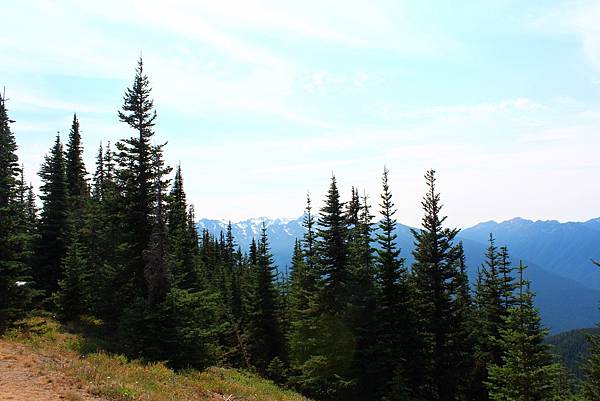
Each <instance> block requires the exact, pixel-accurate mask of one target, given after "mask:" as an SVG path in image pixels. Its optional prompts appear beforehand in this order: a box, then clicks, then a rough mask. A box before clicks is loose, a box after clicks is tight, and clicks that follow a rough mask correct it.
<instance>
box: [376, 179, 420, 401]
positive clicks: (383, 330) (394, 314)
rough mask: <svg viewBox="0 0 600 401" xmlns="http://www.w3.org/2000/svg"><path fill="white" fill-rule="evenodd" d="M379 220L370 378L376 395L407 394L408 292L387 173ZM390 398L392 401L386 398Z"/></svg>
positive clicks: (383, 184)
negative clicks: (375, 305)
mask: <svg viewBox="0 0 600 401" xmlns="http://www.w3.org/2000/svg"><path fill="white" fill-rule="evenodd" d="M379 207H380V214H381V220H380V221H379V224H378V228H379V230H378V232H377V236H376V238H377V244H378V247H377V259H376V267H377V275H376V277H377V285H378V293H377V310H376V314H377V320H376V322H375V325H376V333H377V335H376V340H375V346H376V347H377V354H376V356H375V358H374V366H373V378H372V380H373V381H374V382H375V383H377V386H376V388H377V389H378V390H377V391H378V392H379V393H380V394H385V395H386V396H388V398H389V397H391V394H396V393H398V392H400V393H407V392H408V391H409V390H408V389H407V388H403V389H401V388H399V387H404V386H405V385H406V383H403V380H402V378H405V379H407V378H408V376H409V374H410V372H412V371H413V368H412V367H411V366H410V362H411V361H412V360H413V358H412V357H411V353H412V351H413V350H411V339H412V337H413V336H414V333H413V332H412V328H413V316H412V313H411V305H410V301H411V299H410V291H409V286H408V282H407V272H406V269H405V268H404V258H402V257H400V249H398V247H397V245H396V238H397V235H396V233H395V231H396V219H395V218H394V215H395V213H396V209H395V206H394V202H393V200H392V193H391V191H390V187H389V182H388V170H387V168H386V169H384V171H383V178H382V192H381V200H380V204H379ZM389 399H393V398H389Z"/></svg>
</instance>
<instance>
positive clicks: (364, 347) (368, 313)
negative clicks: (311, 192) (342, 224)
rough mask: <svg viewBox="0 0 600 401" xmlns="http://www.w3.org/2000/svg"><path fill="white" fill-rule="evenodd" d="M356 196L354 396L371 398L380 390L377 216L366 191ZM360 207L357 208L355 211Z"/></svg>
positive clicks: (351, 262)
mask: <svg viewBox="0 0 600 401" xmlns="http://www.w3.org/2000/svg"><path fill="white" fill-rule="evenodd" d="M353 192H354V193H353V200H352V201H351V202H350V204H351V206H350V207H349V208H348V211H349V212H350V213H348V214H349V216H353V218H352V219H349V221H348V223H349V225H348V231H349V232H350V233H351V234H350V240H349V242H348V266H349V269H350V273H351V281H350V290H351V296H350V305H349V325H350V327H351V328H352V332H353V335H354V338H355V342H356V351H355V353H354V357H353V358H354V361H353V366H352V373H351V374H352V376H353V378H354V380H353V381H354V382H355V386H356V392H355V394H354V395H353V398H354V399H359V400H367V399H369V398H372V397H373V396H374V394H375V393H377V391H378V390H380V388H379V387H377V384H376V383H377V379H376V377H375V375H376V373H375V370H374V369H373V367H374V366H375V365H376V358H378V355H377V352H376V349H377V347H376V342H378V341H379V339H378V337H377V332H376V324H377V317H376V311H377V290H376V285H375V258H374V255H373V253H374V252H375V251H374V249H373V247H372V245H371V243H372V232H373V223H372V220H373V216H372V215H371V208H370V206H369V204H368V199H367V196H366V194H365V195H364V196H363V197H362V198H358V191H357V190H354V191H353ZM356 206H357V207H358V210H357V211H356V212H354V211H353V209H354V208H355V207H356Z"/></svg>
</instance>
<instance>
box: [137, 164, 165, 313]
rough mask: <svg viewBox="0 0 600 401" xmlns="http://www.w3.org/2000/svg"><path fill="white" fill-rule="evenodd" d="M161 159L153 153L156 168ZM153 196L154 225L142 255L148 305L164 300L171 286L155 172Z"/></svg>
mask: <svg viewBox="0 0 600 401" xmlns="http://www.w3.org/2000/svg"><path fill="white" fill-rule="evenodd" d="M161 163H162V161H161V160H160V156H159V155H158V154H155V155H154V165H155V169H156V170H160V169H161V168H162V165H161ZM155 177H156V183H155V194H156V195H155V196H156V212H155V213H154V227H153V229H152V235H151V236H150V242H149V243H148V249H146V250H144V252H143V256H144V260H145V261H146V267H145V270H144V274H145V277H146V285H147V288H148V297H147V301H148V304H149V305H150V306H153V305H156V304H158V303H160V302H162V301H163V300H164V298H165V297H166V295H167V292H169V289H170V287H171V274H172V271H171V267H170V262H171V260H170V258H169V255H168V251H167V226H166V223H165V216H164V204H163V188H162V182H161V180H160V175H159V174H156V175H155Z"/></svg>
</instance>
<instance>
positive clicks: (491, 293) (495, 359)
mask: <svg viewBox="0 0 600 401" xmlns="http://www.w3.org/2000/svg"><path fill="white" fill-rule="evenodd" d="M488 242H489V245H488V247H487V250H486V253H485V260H484V263H483V265H482V266H481V268H480V270H479V272H480V276H481V279H480V280H479V282H478V283H477V285H476V288H475V302H476V305H477V324H476V326H475V327H474V331H475V333H476V336H475V337H476V344H475V366H474V368H475V372H474V374H475V380H476V383H474V385H475V386H476V387H478V388H479V391H478V394H477V399H480V400H487V399H489V397H488V395H487V389H486V387H485V385H484V381H485V380H486V379H487V375H488V369H489V367H490V366H491V365H501V363H502V359H501V358H502V353H503V351H502V348H501V346H500V342H499V339H500V331H501V329H503V328H504V327H505V321H506V317H507V316H508V310H509V307H510V305H512V303H513V301H512V298H513V297H514V294H513V293H512V292H513V290H514V284H513V278H512V271H511V267H510V261H509V256H508V250H507V248H502V249H503V250H502V251H500V250H499V249H498V248H497V247H496V244H495V239H494V237H493V235H492V234H490V236H489V240H488Z"/></svg>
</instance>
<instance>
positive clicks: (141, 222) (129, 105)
mask: <svg viewBox="0 0 600 401" xmlns="http://www.w3.org/2000/svg"><path fill="white" fill-rule="evenodd" d="M150 92H151V88H150V81H149V79H148V76H147V75H146V74H145V73H144V64H143V61H142V59H141V58H140V59H139V61H138V66H137V69H136V74H135V78H134V81H133V85H132V87H131V88H127V89H126V91H125V96H124V98H123V107H122V110H121V111H119V112H118V115H119V119H120V120H121V121H122V122H124V123H126V124H127V125H128V126H129V127H130V128H131V129H133V130H134V132H135V135H134V136H132V137H130V138H128V139H124V140H121V141H119V142H118V143H117V155H116V160H117V163H118V170H117V183H118V186H119V193H120V196H121V198H122V199H121V200H120V202H119V203H120V208H121V211H120V214H121V215H122V216H123V217H124V220H123V221H122V230H123V235H122V237H123V238H122V241H123V243H122V245H121V248H124V249H125V250H126V251H125V253H124V255H123V256H122V260H123V263H124V264H125V265H126V268H127V272H126V275H127V276H130V277H131V278H132V282H131V285H132V288H131V289H130V291H132V292H133V294H138V295H143V296H144V297H145V296H146V295H147V291H148V288H147V286H146V284H147V283H146V279H145V277H144V276H145V273H144V270H145V261H144V258H143V257H142V254H143V251H144V250H146V249H147V248H148V245H149V242H150V236H151V235H152V231H153V226H154V220H155V216H154V213H155V211H156V196H155V193H154V190H153V188H154V186H155V183H156V181H157V180H159V181H160V180H162V179H163V176H164V175H165V174H167V173H168V172H169V169H168V168H165V167H164V166H163V164H162V162H161V163H159V165H160V168H158V169H156V168H154V167H153V166H154V164H155V163H154V162H153V160H152V159H153V157H157V158H158V159H159V160H161V161H162V149H163V146H164V145H153V143H152V141H153V138H154V125H155V120H156V111H155V109H154V101H153V100H152V99H151V97H150ZM161 185H162V184H161Z"/></svg>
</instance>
